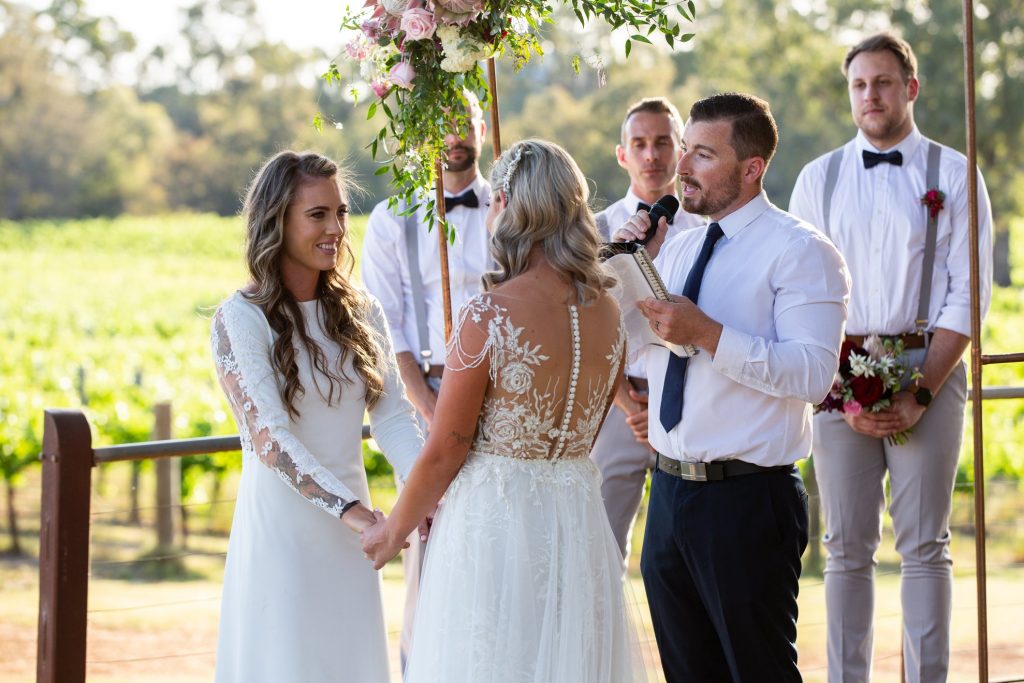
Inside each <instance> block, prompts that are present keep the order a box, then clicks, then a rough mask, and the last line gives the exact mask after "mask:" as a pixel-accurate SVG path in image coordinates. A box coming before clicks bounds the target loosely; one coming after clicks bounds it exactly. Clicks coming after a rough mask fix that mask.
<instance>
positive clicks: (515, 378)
mask: <svg viewBox="0 0 1024 683" xmlns="http://www.w3.org/2000/svg"><path fill="white" fill-rule="evenodd" d="M481 340H482V341H481ZM624 345H625V337H624V332H623V328H622V323H621V316H620V315H619V311H618V306H617V305H616V304H615V302H614V301H613V300H612V299H611V298H610V297H607V296H605V297H601V298H600V299H599V300H598V301H597V302H595V303H593V304H592V305H589V306H570V305H563V304H559V303H555V302H551V301H525V300H520V299H515V298H512V297H510V296H502V295H501V294H500V292H494V293H491V294H484V295H480V296H478V297H477V298H475V299H473V300H471V301H470V302H469V303H467V304H466V305H465V306H464V307H463V308H462V310H461V311H460V314H459V318H458V322H457V325H456V329H455V332H454V333H453V336H452V342H451V344H450V346H449V350H448V361H447V367H446V372H487V373H488V375H489V382H488V386H487V389H486V391H485V394H484V399H483V405H482V409H481V415H480V418H479V421H478V423H477V431H476V436H475V438H474V441H473V444H472V446H471V448H470V453H469V456H468V457H467V459H466V462H465V464H464V465H463V467H462V469H461V470H460V472H459V474H458V476H457V477H456V478H455V481H453V482H452V484H451V486H450V487H449V488H448V492H447V493H446V494H445V499H444V502H443V504H442V505H441V508H440V512H439V513H438V515H437V518H436V520H435V523H434V527H433V530H432V531H431V535H430V540H429V541H428V544H427V556H426V563H425V567H424V573H423V576H422V580H421V585H420V600H419V606H418V608H417V612H416V622H415V626H414V628H413V642H412V652H411V654H410V659H409V667H408V670H407V672H406V673H407V675H406V683H441V682H444V683H551V682H552V681H558V682H559V683H624V682H629V681H637V680H645V678H644V676H645V674H644V670H643V663H642V660H641V658H640V656H639V654H638V652H637V642H638V641H637V638H636V632H635V631H634V630H633V628H632V626H631V625H630V623H629V621H628V619H627V617H626V611H625V607H624V599H623V584H622V574H621V567H622V556H621V554H620V553H619V550H618V546H617V545H616V543H615V539H614V537H613V535H612V531H611V527H610V526H609V524H608V519H607V517H606V515H605V511H604V504H603V502H602V500H601V486H600V474H599V473H598V470H597V468H596V466H595V465H594V463H593V461H592V460H591V459H590V458H589V457H587V456H588V454H589V451H590V447H591V444H592V443H593V440H594V438H595V436H596V434H597V431H598V428H599V427H600V425H601V421H602V419H603V418H604V414H605V412H606V410H607V408H608V405H609V403H610V398H611V393H612V391H613V389H614V387H615V379H616V375H617V373H619V372H621V369H622V362H623V357H624V353H623V351H624Z"/></svg>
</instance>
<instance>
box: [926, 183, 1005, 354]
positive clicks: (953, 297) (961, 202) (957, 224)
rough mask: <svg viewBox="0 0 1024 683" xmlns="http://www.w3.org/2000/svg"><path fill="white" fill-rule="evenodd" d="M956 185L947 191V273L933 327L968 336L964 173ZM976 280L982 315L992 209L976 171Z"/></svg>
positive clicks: (987, 291) (988, 289) (988, 288)
mask: <svg viewBox="0 0 1024 683" xmlns="http://www.w3.org/2000/svg"><path fill="white" fill-rule="evenodd" d="M957 182H958V183H959V185H958V186H957V187H956V189H955V190H954V191H951V192H949V193H948V194H947V204H948V206H947V210H949V212H950V220H951V221H952V230H951V231H950V243H949V252H948V253H947V256H946V269H947V272H948V273H949V279H948V281H947V282H948V287H947V290H946V299H945V301H944V302H943V304H942V308H940V309H939V311H938V315H937V317H936V318H935V324H934V327H941V328H943V329H946V330H951V331H953V332H956V333H958V334H962V335H963V336H965V337H970V336H971V265H970V264H971V243H970V239H971V237H970V231H969V229H968V220H969V217H970V213H969V211H970V207H968V205H967V180H966V174H963V175H962V176H959V177H958V178H957ZM978 266H979V268H978V275H979V278H978V281H979V284H980V288H979V289H980V291H979V299H980V302H981V316H982V317H984V316H985V314H986V313H987V312H988V308H989V304H990V303H991V300H992V208H991V206H990V204H989V198H988V190H987V189H986V188H985V180H984V178H982V176H981V172H980V171H979V172H978Z"/></svg>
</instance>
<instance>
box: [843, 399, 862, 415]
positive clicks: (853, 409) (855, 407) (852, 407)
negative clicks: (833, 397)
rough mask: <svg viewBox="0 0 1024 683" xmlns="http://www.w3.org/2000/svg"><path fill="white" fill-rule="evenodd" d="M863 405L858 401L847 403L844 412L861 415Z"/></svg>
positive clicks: (844, 405)
mask: <svg viewBox="0 0 1024 683" xmlns="http://www.w3.org/2000/svg"><path fill="white" fill-rule="evenodd" d="M860 411H861V405H860V404H859V403H857V402H856V401H847V402H846V403H844V404H843V412H844V413H846V414H848V415H860Z"/></svg>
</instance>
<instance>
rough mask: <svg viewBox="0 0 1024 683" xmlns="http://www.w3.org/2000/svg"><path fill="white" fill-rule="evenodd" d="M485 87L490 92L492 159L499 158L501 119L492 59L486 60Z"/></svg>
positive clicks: (496, 80)
mask: <svg viewBox="0 0 1024 683" xmlns="http://www.w3.org/2000/svg"><path fill="white" fill-rule="evenodd" d="M487 85H488V86H489V87H490V90H491V141H492V142H493V145H494V158H495V159H497V158H498V157H499V156H501V117H500V116H499V115H498V76H497V74H496V72H495V69H494V57H491V58H489V59H488V60H487Z"/></svg>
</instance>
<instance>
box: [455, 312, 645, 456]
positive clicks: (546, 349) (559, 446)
mask: <svg viewBox="0 0 1024 683" xmlns="http://www.w3.org/2000/svg"><path fill="white" fill-rule="evenodd" d="M503 299H504V297H499V296H496V295H482V296H479V297H477V298H475V299H472V300H470V301H469V302H468V303H467V304H466V305H465V306H464V307H463V309H462V310H461V312H460V316H459V320H458V324H457V327H456V331H455V333H454V334H453V335H452V342H451V350H450V352H449V360H448V369H449V370H453V371H456V372H458V371H460V370H465V369H468V368H473V367H477V366H479V365H480V364H481V363H484V362H485V361H486V362H487V363H488V364H489V367H490V378H491V382H490V385H489V386H488V388H487V393H486V395H485V397H484V404H483V409H482V410H481V414H480V421H479V422H478V424H477V436H476V440H475V441H474V443H473V447H472V449H473V450H474V451H476V452H479V453H489V454H492V455H502V456H506V457H511V458H526V459H530V460H537V459H548V460H554V459H557V458H585V457H587V455H588V454H589V453H590V446H591V444H592V443H593V441H594V439H595V438H596V436H597V432H598V430H599V429H600V427H601V422H602V420H603V419H604V414H605V410H606V409H607V407H608V400H609V397H610V395H611V389H612V388H613V387H614V383H615V374H616V372H617V371H618V370H619V366H620V364H621V361H622V354H623V348H624V345H625V333H624V332H623V328H622V325H621V322H620V321H619V320H618V319H617V316H616V315H615V312H614V310H609V303H610V302H608V301H603V302H601V303H600V304H598V305H597V306H598V307H599V308H603V309H604V310H595V311H593V315H581V312H580V310H581V309H580V307H579V306H577V305H569V306H564V307H562V306H552V305H533V306H526V305H523V303H524V302H516V301H515V300H512V301H504V302H503ZM499 302H503V303H499ZM503 304H507V305H503ZM510 308H511V309H512V310H514V311H515V314H514V318H513V314H512V313H510ZM586 313H590V311H586ZM612 321H614V322H613V324H609V322H612ZM466 325H474V326H477V327H479V328H481V330H486V342H485V343H484V346H483V348H480V349H467V348H464V345H463V342H462V336H463V335H462V334H461V332H462V329H463V327H464V326H466Z"/></svg>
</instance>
